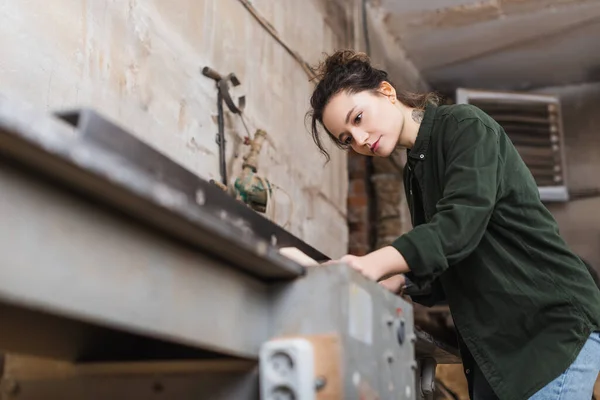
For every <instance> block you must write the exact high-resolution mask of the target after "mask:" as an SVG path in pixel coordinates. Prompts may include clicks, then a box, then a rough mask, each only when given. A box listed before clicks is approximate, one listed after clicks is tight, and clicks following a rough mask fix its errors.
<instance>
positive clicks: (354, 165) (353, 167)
mask: <svg viewBox="0 0 600 400" xmlns="http://www.w3.org/2000/svg"><path fill="white" fill-rule="evenodd" d="M366 176H367V164H366V158H365V157H364V156H361V155H358V154H356V153H352V152H350V153H349V154H348V177H349V178H350V179H356V178H366Z"/></svg>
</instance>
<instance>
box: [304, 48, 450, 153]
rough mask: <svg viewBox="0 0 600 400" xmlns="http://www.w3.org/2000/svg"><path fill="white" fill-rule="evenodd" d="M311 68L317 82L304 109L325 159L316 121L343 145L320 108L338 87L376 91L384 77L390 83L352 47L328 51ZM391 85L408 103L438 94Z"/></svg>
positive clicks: (423, 103)
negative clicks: (307, 107)
mask: <svg viewBox="0 0 600 400" xmlns="http://www.w3.org/2000/svg"><path fill="white" fill-rule="evenodd" d="M315 72H316V74H317V79H318V81H319V82H318V84H317V85H316V87H315V89H314V92H313V94H312V96H311V98H310V106H311V110H309V111H308V113H307V117H310V118H311V134H312V137H313V140H314V142H315V144H316V145H317V147H318V148H319V150H320V151H321V153H322V154H323V155H324V156H325V158H326V160H327V161H329V160H330V156H329V153H328V152H327V150H325V148H324V147H323V143H322V141H321V137H320V134H319V128H318V125H321V127H323V129H324V130H325V131H326V132H327V134H328V135H327V136H329V138H330V139H331V140H332V141H333V142H334V143H335V144H336V145H337V146H338V147H339V148H342V149H344V148H346V146H344V145H343V144H342V143H340V142H339V140H338V139H337V138H335V137H334V136H333V135H332V134H331V132H329V131H327V128H325V126H324V125H323V110H324V109H325V106H326V105H327V103H328V102H329V100H331V98H332V97H333V96H334V95H336V94H338V93H340V92H342V91H346V92H347V93H348V94H355V93H359V92H362V91H365V90H368V91H371V92H373V93H378V91H377V90H378V89H379V87H380V85H381V83H382V82H384V81H386V82H389V83H390V85H392V86H394V85H393V83H392V82H390V80H389V79H388V74H387V72H385V71H383V70H381V69H377V68H375V67H373V66H372V65H371V60H370V59H369V57H368V56H367V55H366V54H365V53H360V52H356V51H353V50H339V51H337V52H335V53H333V54H332V55H329V56H327V55H326V58H325V60H324V61H322V62H321V63H319V64H318V66H317V67H316V68H315ZM394 87H395V86H394ZM395 89H396V97H397V98H398V100H399V101H401V102H402V103H403V104H404V105H406V106H408V107H412V108H418V109H425V106H426V104H427V103H428V102H429V103H434V104H437V103H438V102H439V98H438V96H437V95H436V94H434V93H411V92H407V91H400V90H398V88H395Z"/></svg>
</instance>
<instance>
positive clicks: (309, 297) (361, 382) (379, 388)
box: [271, 265, 416, 400]
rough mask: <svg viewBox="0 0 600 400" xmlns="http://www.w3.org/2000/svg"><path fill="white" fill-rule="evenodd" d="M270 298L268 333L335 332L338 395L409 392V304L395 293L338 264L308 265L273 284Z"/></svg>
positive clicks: (412, 387) (411, 376) (396, 396)
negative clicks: (286, 281)
mask: <svg viewBox="0 0 600 400" xmlns="http://www.w3.org/2000/svg"><path fill="white" fill-rule="evenodd" d="M271 303H272V307H273V308H272V312H273V317H272V320H271V323H272V324H273V325H272V327H271V330H272V336H274V337H278V336H287V335H302V334H304V335H310V334H327V333H332V332H338V333H339V334H340V335H341V337H342V339H343V341H342V353H343V370H344V390H345V393H344V399H348V400H350V399H359V398H376V397H369V396H372V395H373V394H374V393H377V394H378V398H381V399H388V398H389V399H392V398H393V399H413V398H414V396H415V369H414V368H415V367H416V363H415V362H414V359H415V358H414V357H415V346H414V343H415V340H416V337H415V335H414V333H413V326H414V325H413V310H412V306H411V305H410V304H408V303H407V302H405V301H404V300H402V299H401V298H400V297H398V296H395V295H393V294H392V293H389V292H387V291H385V290H382V289H381V287H379V286H378V285H377V284H376V283H374V282H370V281H367V280H366V279H365V278H364V277H362V276H361V275H359V274H358V273H356V272H355V271H353V270H351V269H349V268H347V267H345V266H343V265H340V266H328V267H326V268H321V267H316V268H311V269H310V270H309V271H308V274H307V276H306V277H304V278H302V279H300V280H298V281H297V282H296V283H295V284H293V285H282V286H280V287H278V288H274V290H273V298H272V300H271ZM400 324H403V325H404V328H405V335H404V341H403V343H402V344H400V343H399V340H398V329H399V327H400Z"/></svg>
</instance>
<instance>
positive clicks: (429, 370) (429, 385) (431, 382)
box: [419, 358, 437, 400]
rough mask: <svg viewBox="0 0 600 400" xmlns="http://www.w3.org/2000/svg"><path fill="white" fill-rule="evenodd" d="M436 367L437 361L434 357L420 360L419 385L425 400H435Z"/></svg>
mask: <svg viewBox="0 0 600 400" xmlns="http://www.w3.org/2000/svg"><path fill="white" fill-rule="evenodd" d="M436 367H437V362H436V361H435V359H433V358H425V359H422V360H420V362H419V381H420V385H419V387H420V389H421V398H422V399H424V400H433V393H434V391H435V369H436Z"/></svg>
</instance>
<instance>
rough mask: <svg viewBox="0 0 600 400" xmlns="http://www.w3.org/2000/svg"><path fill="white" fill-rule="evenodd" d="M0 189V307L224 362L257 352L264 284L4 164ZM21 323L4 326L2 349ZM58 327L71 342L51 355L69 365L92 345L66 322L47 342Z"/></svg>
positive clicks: (263, 327)
mask: <svg viewBox="0 0 600 400" xmlns="http://www.w3.org/2000/svg"><path fill="white" fill-rule="evenodd" d="M0 185H1V187H2V190H0V215H2V229H0V255H1V256H0V263H1V268H0V302H2V303H6V304H8V305H16V306H19V307H21V308H26V309H31V310H37V311H41V312H44V313H48V314H51V315H58V316H61V317H66V318H69V319H73V320H76V321H83V322H86V323H91V324H96V325H99V326H104V327H108V328H112V329H118V330H123V331H126V332H131V333H135V334H140V335H144V336H147V337H151V338H156V339H162V340H165V341H170V342H176V343H179V344H183V345H188V346H193V347H196V348H204V349H208V350H214V351H219V352H223V353H225V354H233V355H240V356H247V357H254V356H255V355H256V354H257V352H258V350H259V346H260V343H261V342H262V341H263V340H264V339H265V338H266V337H267V335H268V331H267V323H268V314H267V313H268V299H267V290H266V285H265V284H264V283H261V282H259V281H258V280H256V279H253V278H252V277H250V276H247V275H246V274H243V273H241V272H240V271H237V270H235V269H233V268H228V267H226V265H224V264H223V263H222V262H219V261H217V260H215V259H212V258H209V257H208V256H206V255H205V254H204V253H202V252H199V251H197V250H195V249H194V248H192V247H190V246H184V245H182V244H180V243H177V242H175V241H172V240H169V239H168V238H166V237H164V236H161V235H158V234H157V233H155V232H153V231H151V230H148V229H146V228H145V227H144V226H143V225H140V224H136V223H134V222H133V221H131V220H128V219H127V218H123V216H119V215H118V214H115V213H112V212H110V210H107V209H102V208H99V207H97V206H95V205H93V204H90V203H86V202H84V201H82V200H81V199H78V198H77V197H74V196H72V195H70V194H69V193H67V192H64V191H61V190H59V189H57V188H56V187H54V186H53V185H52V184H51V183H49V182H42V181H38V180H35V179H33V178H32V177H31V176H28V175H27V174H25V173H24V172H21V171H18V170H16V169H14V168H11V167H9V166H8V165H7V164H0ZM21 322H22V319H20V318H10V319H8V318H7V319H3V320H2V331H3V332H2V333H3V334H2V335H0V348H3V347H4V346H2V343H1V341H2V340H3V339H6V332H9V331H10V327H11V325H13V324H19V323H21ZM32 328H33V327H32ZM66 328H68V329H69V330H70V331H69V332H71V333H70V334H69V336H68V338H69V341H68V342H67V343H63V344H62V347H61V349H62V350H61V354H57V355H56V356H61V357H64V358H72V357H77V356H78V355H79V354H78V352H79V351H80V350H81V349H82V348H83V347H84V346H85V345H86V344H90V343H89V342H90V341H91V340H93V339H94V337H93V336H90V335H87V334H86V331H85V330H78V326H75V327H73V326H72V324H58V325H57V327H56V328H55V329H54V332H56V335H55V336H56V337H57V338H60V336H61V335H60V330H61V329H66ZM38 329H44V328H43V326H38ZM34 332H35V331H34ZM242 332H243V334H242ZM16 338H17V339H21V340H26V339H27V335H21V336H20V337H19V336H17V337H16ZM109 345H110V344H109ZM39 346H43V345H42V344H41V343H40V344H39ZM46 346H48V347H50V348H52V347H53V345H52V344H51V343H47V344H46Z"/></svg>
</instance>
